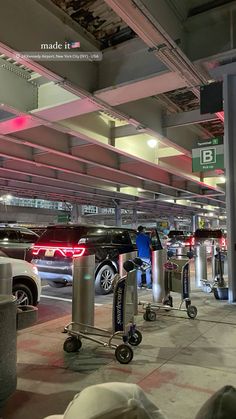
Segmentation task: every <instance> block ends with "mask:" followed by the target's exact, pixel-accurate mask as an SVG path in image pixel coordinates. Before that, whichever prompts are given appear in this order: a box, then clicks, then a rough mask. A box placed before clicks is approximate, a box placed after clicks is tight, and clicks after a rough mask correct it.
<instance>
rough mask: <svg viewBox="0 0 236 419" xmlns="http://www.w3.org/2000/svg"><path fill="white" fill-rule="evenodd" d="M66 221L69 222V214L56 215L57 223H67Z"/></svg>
mask: <svg viewBox="0 0 236 419" xmlns="http://www.w3.org/2000/svg"><path fill="white" fill-rule="evenodd" d="M68 221H70V214H68V213H62V214H58V216H57V222H58V223H68Z"/></svg>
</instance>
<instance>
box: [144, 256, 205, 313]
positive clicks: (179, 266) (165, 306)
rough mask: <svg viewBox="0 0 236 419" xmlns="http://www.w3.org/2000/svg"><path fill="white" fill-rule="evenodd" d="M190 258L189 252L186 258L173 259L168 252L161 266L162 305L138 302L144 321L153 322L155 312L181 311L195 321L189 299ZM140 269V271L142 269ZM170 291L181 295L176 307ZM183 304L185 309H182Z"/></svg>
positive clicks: (193, 309) (193, 310)
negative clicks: (162, 282)
mask: <svg viewBox="0 0 236 419" xmlns="http://www.w3.org/2000/svg"><path fill="white" fill-rule="evenodd" d="M192 257H193V254H192V253H191V252H189V253H188V255H187V256H186V255H180V254H178V256H177V257H175V258H174V257H173V253H172V252H168V260H167V262H166V263H164V266H163V269H164V289H165V297H164V298H163V300H162V303H155V302H140V304H141V305H142V306H143V308H144V309H145V312H144V315H143V318H144V320H146V321H155V320H156V312H157V311H159V310H165V311H171V310H178V311H183V312H186V313H187V315H188V317H189V318H190V319H195V317H196V316H197V307H195V306H193V305H192V304H191V299H190V272H189V260H190V259H191V258H192ZM145 268H146V267H145ZM140 269H142V267H141V268H140ZM146 269H147V268H146ZM171 291H172V292H178V293H180V294H181V302H180V304H179V306H178V307H174V306H173V297H172V296H171ZM184 304H185V307H183V305H184Z"/></svg>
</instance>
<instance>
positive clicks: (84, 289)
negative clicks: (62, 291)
mask: <svg viewBox="0 0 236 419" xmlns="http://www.w3.org/2000/svg"><path fill="white" fill-rule="evenodd" d="M94 272H95V255H89V256H81V257H78V258H75V259H74V263H73V287H72V322H75V323H82V324H87V325H89V326H94V294H95V288H94ZM73 328H74V330H76V325H74V326H73ZM85 329H86V328H85ZM79 330H81V331H82V329H81V327H80V328H79Z"/></svg>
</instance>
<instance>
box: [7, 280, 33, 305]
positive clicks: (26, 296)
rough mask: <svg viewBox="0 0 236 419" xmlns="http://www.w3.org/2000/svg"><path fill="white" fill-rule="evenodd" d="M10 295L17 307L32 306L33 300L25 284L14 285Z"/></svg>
mask: <svg viewBox="0 0 236 419" xmlns="http://www.w3.org/2000/svg"><path fill="white" fill-rule="evenodd" d="M12 294H13V295H14V296H15V297H16V303H17V305H18V306H33V305H34V298H33V294H32V291H31V289H30V288H29V287H28V286H27V285H25V284H14V285H13V287H12Z"/></svg>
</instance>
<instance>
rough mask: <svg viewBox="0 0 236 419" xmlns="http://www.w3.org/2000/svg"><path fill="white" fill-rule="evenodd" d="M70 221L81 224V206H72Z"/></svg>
mask: <svg viewBox="0 0 236 419" xmlns="http://www.w3.org/2000/svg"><path fill="white" fill-rule="evenodd" d="M71 221H72V223H81V222H82V205H78V204H73V207H72V211H71Z"/></svg>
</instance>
